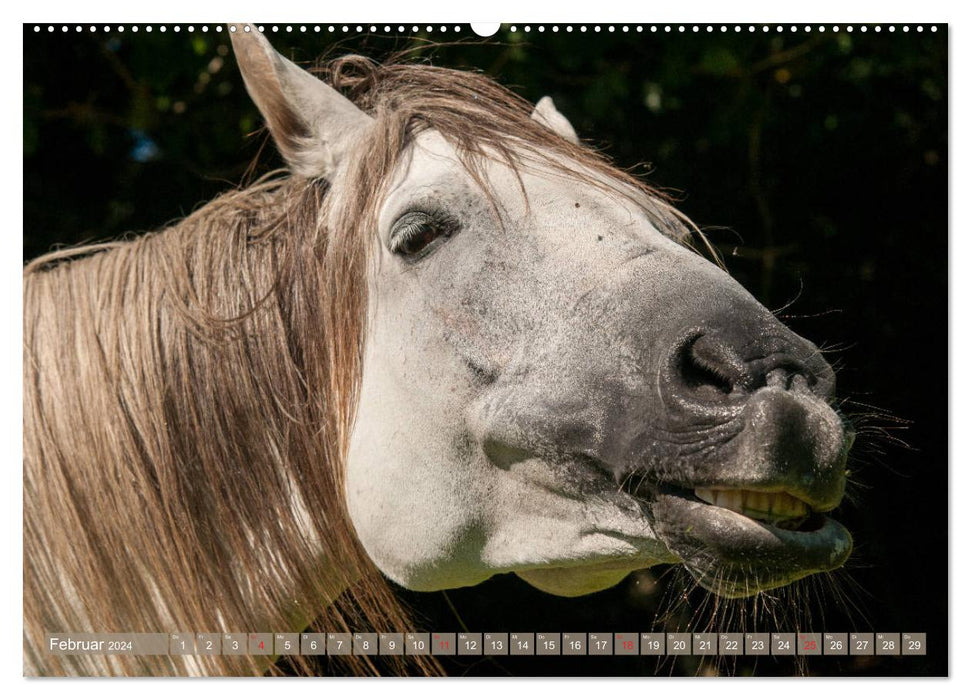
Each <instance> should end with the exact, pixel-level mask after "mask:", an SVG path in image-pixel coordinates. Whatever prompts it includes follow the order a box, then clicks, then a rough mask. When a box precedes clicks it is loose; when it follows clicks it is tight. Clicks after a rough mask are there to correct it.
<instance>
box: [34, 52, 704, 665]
mask: <svg viewBox="0 0 971 700" xmlns="http://www.w3.org/2000/svg"><path fill="white" fill-rule="evenodd" d="M318 73H319V74H320V75H321V76H322V77H323V78H324V79H325V80H327V81H328V82H330V83H331V84H332V85H333V86H334V87H336V88H337V89H339V90H342V91H343V92H344V93H345V94H346V95H347V96H348V97H349V98H350V99H351V100H353V101H354V102H355V103H356V104H357V105H358V106H359V107H360V108H361V109H362V110H364V111H365V112H367V113H368V114H370V115H371V116H372V117H374V119H375V122H374V128H373V129H371V130H370V132H369V134H368V135H367V137H365V139H364V140H363V141H362V142H361V143H359V144H358V145H357V146H356V151H355V153H357V154H358V157H351V158H350V166H349V168H348V169H347V171H346V173H345V176H344V177H343V178H342V180H341V181H338V182H335V183H334V185H333V186H330V185H328V184H327V183H324V182H322V181H319V180H314V179H304V178H300V177H296V176H288V175H285V174H282V175H281V174H279V173H277V174H271V175H270V176H267V177H265V178H263V179H261V180H259V181H258V182H256V183H255V184H253V185H251V186H249V187H245V188H242V189H238V190H234V191H231V192H229V193H227V194H224V195H222V196H220V197H218V198H216V199H215V200H213V201H212V202H210V203H208V204H206V205H205V206H203V207H202V208H200V209H199V210H198V211H196V212H195V213H193V214H192V215H190V216H189V217H187V218H186V219H184V220H183V221H181V222H178V223H176V224H174V225H172V226H170V227H168V228H165V229H163V230H160V231H158V232H154V233H150V234H146V235H144V236H140V237H137V238H134V239H132V240H129V241H125V242H115V243H108V244H102V245H97V246H86V247H80V248H72V249H68V250H65V251H59V252H55V253H52V254H49V255H46V256H43V257H41V258H38V259H37V260H35V261H33V262H31V263H30V264H28V265H27V266H26V268H25V270H24V648H25V657H24V663H25V671H26V672H27V673H30V674H36V673H40V674H45V675H51V674H56V675H59V674H84V675H89V674H90V675H104V674H126V675H186V674H219V675H238V674H253V673H264V672H266V671H267V670H270V671H271V672H273V671H275V670H277V669H276V667H275V666H273V665H270V666H269V669H268V668H267V666H266V665H261V664H260V662H259V661H258V659H253V658H250V657H246V656H239V657H236V656H225V655H224V656H209V657H207V656H185V657H178V656H172V657H164V656H163V657H152V656H143V657H124V656H114V657H109V656H100V657H99V656H76V657H59V656H52V655H49V654H48V653H46V651H45V650H44V644H45V634H46V633H48V632H80V631H97V632H256V631H264V632H265V631H299V630H302V629H304V628H306V626H307V624H308V622H309V621H311V620H316V623H315V626H316V628H318V629H321V630H326V631H349V632H350V631H364V630H374V631H404V630H407V629H412V627H411V624H412V623H411V620H410V615H409V614H408V612H407V611H406V610H405V609H404V608H403V606H402V604H401V603H400V602H399V601H398V600H397V598H396V597H395V595H394V594H393V592H392V590H391V588H390V586H389V585H388V583H387V582H386V581H385V579H384V578H383V577H382V576H381V574H380V573H379V572H378V570H377V569H376V567H375V566H374V565H373V563H371V562H370V560H369V559H368V557H367V555H366V553H365V552H364V550H363V547H362V546H361V545H360V543H359V542H358V540H357V538H356V536H355V534H354V530H353V526H352V524H351V520H350V517H349V515H348V513H347V508H346V505H345V501H344V460H345V455H346V449H347V445H348V441H349V438H350V434H351V428H352V425H353V420H354V412H355V409H356V406H357V400H358V389H359V384H360V380H361V366H362V358H363V347H364V341H365V336H366V330H367V329H366V318H367V313H366V311H367V279H368V262H369V258H368V250H369V248H370V243H371V240H372V236H373V230H374V228H373V222H374V219H375V217H376V209H377V206H378V203H379V202H380V201H381V193H382V192H383V190H384V188H385V187H386V185H387V183H388V180H389V178H390V176H391V173H392V172H393V170H394V168H395V166H396V164H397V163H398V160H399V156H400V154H401V153H402V152H403V151H404V150H405V148H406V147H407V145H408V144H409V143H410V142H411V141H412V139H413V138H414V137H415V136H416V135H417V134H418V133H419V132H421V131H422V130H425V129H435V130H437V131H439V132H440V133H441V134H442V135H443V136H444V137H445V138H446V139H448V140H449V141H450V142H452V143H453V144H454V145H455V147H456V150H457V152H458V154H459V156H460V158H461V159H462V162H463V163H464V164H465V167H466V168H467V169H468V171H469V173H470V174H471V175H472V177H474V178H475V179H476V181H477V182H478V183H479V184H480V185H481V186H482V187H483V188H484V189H485V190H486V191H488V183H487V182H486V181H485V179H484V177H483V171H482V164H483V163H484V160H485V159H486V158H496V157H498V158H499V159H501V160H503V161H505V162H507V163H508V164H509V165H510V166H512V167H514V168H517V172H518V168H521V167H524V163H525V162H526V161H527V160H532V159H538V160H540V161H545V162H549V163H551V164H555V165H556V167H558V168H559V169H560V170H564V169H566V170H568V171H572V173H573V175H574V176H576V177H581V178H584V179H587V180H588V181H590V183H591V185H592V186H597V187H603V186H605V185H604V184H603V183H604V179H603V178H599V177H596V175H598V174H600V175H604V176H607V178H609V181H610V182H613V183H617V185H616V187H617V188H619V189H618V191H620V190H622V191H623V192H622V193H623V194H624V196H628V197H635V198H636V199H637V201H638V202H639V203H640V204H641V205H642V206H644V207H645V209H646V210H647V211H648V213H649V215H650V216H651V217H652V219H653V220H654V221H655V223H656V224H657V225H658V227H659V228H660V229H661V230H662V231H663V232H665V233H668V234H669V235H672V236H673V237H676V238H678V239H679V240H682V239H684V238H685V237H686V236H685V226H684V224H683V222H682V219H681V218H680V215H679V214H678V213H677V212H676V210H675V209H674V208H673V207H672V206H671V205H670V204H668V203H667V202H666V200H664V199H663V198H662V197H661V196H659V195H658V193H657V192H655V191H653V190H651V189H649V188H648V187H647V186H646V185H644V184H643V183H642V182H640V181H639V180H637V179H636V178H634V177H632V176H631V175H629V174H628V173H625V172H623V171H622V170H619V169H617V168H616V167H614V166H613V165H611V164H610V163H609V162H608V161H607V160H606V159H604V158H603V157H602V156H601V155H599V154H598V153H596V152H594V151H593V150H591V149H589V148H586V147H582V146H575V145H573V144H572V143H569V142H567V141H566V140H564V139H562V138H560V137H558V136H557V135H555V134H554V133H553V132H551V131H549V130H548V129H547V128H546V127H544V126H542V125H540V124H539V123H537V122H536V121H535V120H532V119H531V118H530V113H531V111H532V105H531V104H530V103H528V102H527V101H526V100H524V99H522V98H520V97H518V96H517V95H515V94H513V93H512V92H510V91H508V90H506V89H505V88H503V87H501V86H499V85H498V84H497V83H495V82H494V81H492V80H491V79H489V78H487V77H485V76H483V75H481V74H477V73H472V72H464V71H457V70H451V69H445V68H435V67H431V66H425V65H407V64H399V63H387V64H376V63H373V62H371V61H370V60H368V59H365V58H362V57H358V56H350V57H343V58H339V59H336V60H334V61H331V62H329V63H327V64H325V65H323V66H321V67H320V68H319V70H318ZM364 154H366V157H365V155H364ZM352 155H353V154H352ZM591 174H593V175H591ZM610 186H611V187H614V185H610ZM632 193H633V194H632ZM340 661H341V662H343V663H345V664H347V665H348V670H349V671H351V672H352V673H354V674H371V673H376V672H377V671H378V669H377V668H376V667H375V666H374V665H373V663H372V661H371V659H369V658H368V657H363V656H346V657H341V658H340ZM292 663H293V664H294V665H296V666H297V667H298V670H305V671H308V672H309V670H310V669H309V668H302V669H301V668H300V664H301V661H300V660H299V657H294V661H293V662H292ZM389 663H391V664H397V665H396V666H395V665H392V672H395V673H413V672H414V673H420V674H435V673H439V672H441V667H440V666H439V664H438V663H437V661H435V660H434V659H432V658H431V657H404V658H399V659H397V660H396V659H395V658H392V660H391V661H390V662H389Z"/></svg>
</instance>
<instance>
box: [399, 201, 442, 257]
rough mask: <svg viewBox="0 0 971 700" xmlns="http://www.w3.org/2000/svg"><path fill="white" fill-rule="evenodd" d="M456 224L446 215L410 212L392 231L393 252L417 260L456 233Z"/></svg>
mask: <svg viewBox="0 0 971 700" xmlns="http://www.w3.org/2000/svg"><path fill="white" fill-rule="evenodd" d="M455 227H456V225H455V222H454V221H452V220H451V219H450V218H448V217H447V216H445V215H439V214H429V213H427V212H423V211H412V212H408V213H407V214H405V215H404V216H402V217H401V218H400V219H398V220H397V221H396V222H395V224H394V226H393V227H392V229H391V243H390V247H391V252H392V253H395V254H396V255H401V256H402V257H405V258H417V257H419V256H420V255H421V254H422V253H424V252H426V250H430V246H431V244H432V243H434V242H435V241H437V240H440V239H442V240H443V239H445V238H448V237H449V236H451V235H452V233H454V231H455Z"/></svg>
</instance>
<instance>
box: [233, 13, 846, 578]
mask: <svg viewBox="0 0 971 700" xmlns="http://www.w3.org/2000/svg"><path fill="white" fill-rule="evenodd" d="M233 40H234V45H235V48H236V52H237V56H238V58H239V63H240V66H241V69H242V72H243V75H244V78H245V80H246V84H247V87H248V89H249V91H250V93H251V95H252V97H253V98H254V100H255V102H256V103H257V105H258V106H259V108H260V110H261V111H262V113H263V115H264V117H265V119H266V122H267V124H268V126H269V129H270V132H271V134H272V136H273V138H274V140H275V142H276V144H277V146H278V148H279V150H280V151H281V153H282V154H283V156H284V157H285V158H286V160H287V161H288V162H289V164H290V166H291V168H292V169H293V170H294V171H295V172H296V173H298V174H300V175H302V176H305V177H308V178H319V179H324V180H326V181H327V182H328V183H329V186H330V187H331V189H332V192H333V195H334V196H335V197H344V198H354V197H359V196H361V194H360V193H357V192H351V191H348V190H347V188H348V187H350V186H351V185H349V184H348V183H349V182H350V183H358V182H360V181H361V174H362V173H365V174H366V173H367V172H369V169H370V170H371V171H373V172H375V173H378V174H379V175H380V177H379V181H378V182H377V184H378V185H379V186H380V191H379V193H378V195H377V196H378V201H377V204H376V206H375V207H374V212H373V214H374V215H373V216H372V218H371V220H370V221H369V223H368V234H369V236H370V240H369V241H368V243H367V246H368V248H369V250H368V255H369V258H370V264H371V269H372V275H371V276H370V280H369V293H368V298H369V310H368V332H367V336H366V344H365V346H364V350H363V356H364V372H363V381H362V384H361V389H360V396H359V403H358V406H357V413H356V420H355V422H354V428H353V433H352V435H351V436H350V437H349V440H348V443H349V451H348V462H347V474H346V497H347V501H348V506H349V512H350V514H351V517H352V520H353V525H354V528H355V529H356V531H357V534H358V536H359V538H360V540H361V542H362V543H363V545H364V547H365V548H366V550H367V552H368V554H369V556H370V557H371V558H372V559H373V560H374V562H375V563H376V564H377V565H378V567H379V568H380V569H381V570H382V571H383V572H384V573H385V574H386V575H388V576H389V577H390V578H392V579H393V580H395V581H396V582H398V583H400V584H401V585H403V586H405V587H408V588H411V589H416V590H436V589H444V588H452V587H458V586H469V585H474V584H476V583H479V582H481V581H483V580H485V579H487V578H489V577H490V576H492V575H494V574H496V573H500V572H516V573H517V574H518V575H519V576H521V577H522V578H523V579H525V580H526V581H528V582H530V583H531V584H533V585H534V586H536V587H538V588H540V589H542V590H545V591H549V592H552V593H557V594H562V595H580V594H584V593H589V592H592V591H596V590H600V589H603V588H606V587H608V586H611V585H614V584H615V583H617V582H618V581H620V580H621V579H622V578H623V577H624V576H625V575H626V574H628V573H629V572H630V571H632V570H635V569H638V568H643V567H647V566H651V565H653V564H657V563H662V562H681V563H683V564H684V565H685V566H686V567H687V568H688V570H689V571H690V572H691V573H692V575H693V576H694V577H695V578H696V579H698V581H699V582H701V583H702V584H703V585H705V586H706V587H708V588H710V589H712V590H714V591H716V592H718V593H720V594H722V595H727V596H739V595H747V594H751V593H754V592H755V591H757V590H761V589H766V588H771V587H775V586H779V585H783V584H786V583H788V582H790V581H793V580H795V579H797V578H800V577H803V576H806V575H808V574H811V573H814V572H819V571H824V570H829V569H832V568H835V567H838V566H840V565H841V564H842V563H843V562H844V561H845V559H846V557H847V556H848V554H849V551H850V548H851V539H850V536H849V534H848V533H847V531H846V530H845V529H844V528H843V527H842V526H841V525H839V524H838V523H837V522H835V521H834V520H832V519H831V518H828V517H826V516H825V515H824V513H826V512H827V511H830V510H832V509H834V508H835V507H836V506H837V505H838V504H839V503H840V501H841V499H842V495H843V490H844V483H845V472H844V469H845V460H846V454H847V451H848V449H849V444H850V442H851V437H852V436H851V434H850V432H849V431H848V430H847V429H846V427H845V426H844V423H843V421H842V420H841V418H840V417H839V416H838V414H837V413H836V412H835V411H834V410H833V408H832V407H831V405H830V404H831V401H832V399H833V389H834V376H833V372H832V370H831V368H830V367H829V365H828V364H827V363H826V362H825V360H824V359H823V358H822V357H821V355H820V353H819V350H818V349H817V348H816V347H815V346H814V345H812V344H811V343H809V342H808V341H806V340H804V339H802V338H800V337H798V336H797V335H795V334H793V333H792V332H791V331H789V330H788V329H787V328H785V327H784V326H783V325H782V324H781V323H780V322H779V321H777V320H776V318H775V317H774V316H773V315H772V313H770V312H769V311H768V310H767V309H765V308H764V307H763V306H762V305H761V304H759V303H758V302H757V301H756V300H755V299H754V298H753V297H752V296H751V295H750V294H748V293H747V292H746V291H745V290H744V289H743V288H742V287H741V286H740V285H739V284H737V283H736V282H735V281H734V280H733V279H732V278H731V277H730V276H729V275H728V274H726V273H725V272H724V271H723V270H722V269H720V268H719V267H717V266H716V265H714V264H712V263H710V262H708V261H707V260H705V259H704V258H703V257H701V256H700V255H698V254H697V253H695V252H693V251H692V250H690V249H689V248H688V247H686V245H685V238H686V235H685V228H684V227H683V226H682V225H681V224H680V220H679V219H678V218H677V216H676V214H675V213H674V212H673V210H672V209H671V208H670V207H669V205H667V204H666V203H664V202H663V201H662V200H661V199H660V198H658V197H656V196H653V195H652V194H651V192H650V191H649V190H647V189H646V188H643V187H640V186H638V185H637V183H635V182H633V181H632V179H631V178H629V177H626V176H624V175H623V174H622V173H621V172H620V171H617V170H614V169H612V168H610V167H609V166H608V165H606V164H605V163H604V162H603V161H601V160H600V159H599V158H598V157H597V156H595V155H594V154H593V153H592V152H591V151H589V150H588V149H586V148H584V147H583V146H581V145H579V142H578V141H577V137H576V134H575V132H574V130H573V128H572V127H571V126H570V124H569V122H568V121H567V119H566V118H565V117H564V116H563V115H561V114H560V113H559V112H557V111H556V108H555V107H554V106H553V103H552V101H551V100H549V98H544V99H543V100H541V101H540V102H539V104H538V105H537V106H536V108H535V111H534V112H533V114H532V119H533V121H532V122H530V121H529V120H528V118H526V117H528V112H526V113H522V114H525V117H522V118H519V117H517V116H516V115H517V114H520V112H521V110H520V112H517V109H519V108H520V106H519V104H518V103H516V102H515V101H514V99H513V98H512V97H511V96H509V95H508V93H505V92H504V91H503V92H502V93H501V95H500V97H501V99H500V98H499V97H497V96H496V95H481V96H477V95H476V94H474V93H473V94H460V93H461V91H462V89H463V88H464V87H466V86H465V85H463V84H458V83H456V84H455V85H454V88H455V89H454V91H453V93H452V94H451V95H448V94H445V92H444V91H443V94H442V96H441V97H440V98H439V97H437V96H436V95H435V94H425V95H423V96H422V97H423V99H424V100H425V101H426V102H427V103H428V104H434V105H436V107H435V112H434V113H432V112H431V111H429V113H427V114H422V113H420V112H419V113H416V112H415V110H412V112H411V113H410V114H408V115H407V116H405V117H402V116H401V114H398V113H396V112H395V105H392V104H384V103H380V102H376V103H374V104H372V105H371V108H368V109H367V111H366V112H365V111H362V109H360V108H359V107H358V106H355V104H354V103H352V102H351V101H350V100H348V99H346V98H345V97H343V96H342V95H341V94H339V93H338V92H337V91H335V90H334V89H332V88H331V87H329V86H327V85H326V84H325V83H324V82H322V81H320V80H318V79H316V78H315V77H313V76H312V75H310V74H309V73H307V72H306V71H304V70H302V69H301V68H299V67H297V66H295V65H294V64H292V63H290V62H289V61H287V60H286V59H285V58H283V57H282V56H280V55H279V54H277V53H276V52H275V51H274V50H273V49H272V47H271V46H270V45H269V43H268V42H267V41H266V40H265V39H264V38H263V37H262V36H260V34H259V33H258V32H256V31H255V30H254V31H252V32H243V31H237V32H236V33H235V34H234V35H233ZM429 70H433V69H429ZM451 79H452V78H450V77H449V76H447V75H445V76H443V77H442V80H443V86H444V85H445V84H447V82H448V80H451ZM497 90H498V88H497ZM401 94H403V93H402V92H401V91H399V93H398V99H399V100H403V99H404V98H402V97H401ZM404 94H406V91H405V93H404ZM497 94H499V93H497ZM460 97H461V99H463V100H464V101H465V103H466V107H465V112H462V113H461V114H460V113H459V112H454V114H453V113H452V112H450V111H449V102H448V101H449V100H453V101H458V100H459V99H460ZM480 97H481V99H480ZM435 100H439V101H438V102H435ZM477 100H478V101H480V102H481V109H479V110H478V111H476V110H475V107H474V105H475V104H476V101H477ZM468 105H472V106H468ZM496 105H500V106H501V109H500V108H499V107H497V106H496ZM397 106H398V107H402V106H404V107H405V108H407V107H408V105H406V104H404V102H403V101H402V102H400V103H399V104H398V105H397ZM489 110H496V111H495V113H494V114H490V112H489ZM405 111H406V112H407V109H406V110H405ZM449 115H452V117H450V116H449ZM463 120H465V121H464V122H463ZM503 132H504V133H505V138H504V139H499V140H497V139H495V138H492V139H485V140H484V141H483V139H480V138H478V137H479V135H481V134H487V135H494V134H495V133H503ZM389 158H390V159H392V160H393V167H390V168H386V172H385V171H382V169H381V168H382V167H384V166H381V165H374V164H372V163H371V162H370V161H372V160H374V159H378V160H381V159H383V162H384V163H385V165H387V162H388V160H389ZM350 173H356V176H355V177H349V174H350Z"/></svg>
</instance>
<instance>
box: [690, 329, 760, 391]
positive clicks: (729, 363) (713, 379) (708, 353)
mask: <svg viewBox="0 0 971 700" xmlns="http://www.w3.org/2000/svg"><path fill="white" fill-rule="evenodd" d="M678 373H679V375H680V378H681V381H682V382H683V383H684V385H685V386H686V387H688V388H689V389H692V390H694V391H697V392H702V393H704V392H707V393H714V394H731V393H732V392H733V391H735V389H736V388H737V387H738V386H739V385H740V384H743V383H744V382H745V366H744V363H743V362H742V361H741V359H740V358H739V357H738V356H737V355H736V354H735V353H733V352H732V351H731V350H730V349H729V348H728V347H726V346H725V345H724V344H722V343H720V342H718V341H717V340H714V339H713V338H712V337H711V336H707V335H699V336H695V337H694V338H693V339H690V340H689V341H688V342H686V343H685V344H684V345H683V346H682V348H681V352H680V353H679V354H678Z"/></svg>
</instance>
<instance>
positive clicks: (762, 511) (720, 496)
mask: <svg viewBox="0 0 971 700" xmlns="http://www.w3.org/2000/svg"><path fill="white" fill-rule="evenodd" d="M695 495H696V496H697V497H698V498H700V499H701V500H702V501H704V502H705V503H710V504H711V505H713V506H718V507H719V508H727V509H728V510H732V511H735V512H736V513H741V514H742V515H747V516H749V517H750V518H757V519H759V520H791V519H793V518H802V517H805V516H806V515H809V506H808V505H807V504H806V503H804V502H803V501H800V500H799V499H798V498H796V497H795V496H790V495H789V494H788V493H782V492H781V491H778V492H775V493H766V492H765V491H745V490H743V489H704V488H698V489H695Z"/></svg>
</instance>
